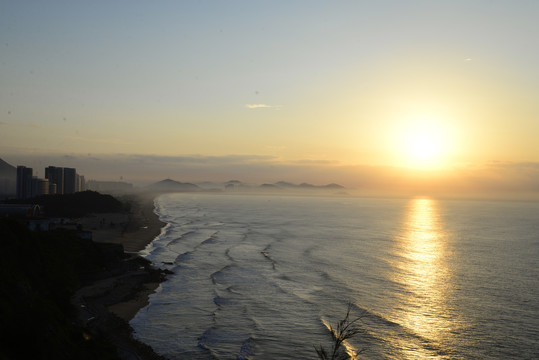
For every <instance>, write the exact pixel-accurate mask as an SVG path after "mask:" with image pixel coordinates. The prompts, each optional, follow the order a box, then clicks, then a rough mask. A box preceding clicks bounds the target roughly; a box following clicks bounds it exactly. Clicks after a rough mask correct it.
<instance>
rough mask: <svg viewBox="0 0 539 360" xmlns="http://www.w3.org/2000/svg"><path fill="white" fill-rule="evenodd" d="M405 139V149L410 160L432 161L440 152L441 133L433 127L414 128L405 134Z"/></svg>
mask: <svg viewBox="0 0 539 360" xmlns="http://www.w3.org/2000/svg"><path fill="white" fill-rule="evenodd" d="M406 141H407V145H406V151H407V153H408V156H409V157H410V158H411V159H412V160H415V161H419V162H432V161H435V160H436V159H437V158H438V157H439V156H440V155H441V153H442V146H443V144H442V138H441V134H440V133H438V132H437V131H434V130H433V129H429V128H418V129H415V130H414V131H413V132H411V133H410V134H409V135H408V136H407V140H406Z"/></svg>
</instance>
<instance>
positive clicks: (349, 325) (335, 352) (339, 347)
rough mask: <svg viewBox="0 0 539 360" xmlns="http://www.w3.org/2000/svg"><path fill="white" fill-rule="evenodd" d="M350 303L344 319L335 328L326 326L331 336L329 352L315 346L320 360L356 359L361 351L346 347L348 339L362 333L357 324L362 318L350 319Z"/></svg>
mask: <svg viewBox="0 0 539 360" xmlns="http://www.w3.org/2000/svg"><path fill="white" fill-rule="evenodd" d="M352 306H353V305H352V303H348V309H347V311H346V315H345V317H344V318H343V319H342V320H341V321H339V322H338V323H337V326H336V327H333V326H332V325H328V329H329V332H330V334H331V340H332V345H331V347H330V349H329V350H326V348H324V347H323V346H322V345H320V346H319V347H316V346H315V350H316V353H317V354H318V358H319V359H321V360H345V359H357V357H358V355H359V353H360V352H361V351H358V350H355V349H353V348H351V347H348V348H347V347H346V346H345V345H346V343H347V341H348V340H349V339H351V338H353V337H356V336H357V335H359V334H361V333H363V332H364V330H363V328H362V327H361V326H360V325H359V324H358V322H359V321H360V320H361V318H362V316H359V317H356V318H353V319H352V318H351V317H350V313H351V311H352Z"/></svg>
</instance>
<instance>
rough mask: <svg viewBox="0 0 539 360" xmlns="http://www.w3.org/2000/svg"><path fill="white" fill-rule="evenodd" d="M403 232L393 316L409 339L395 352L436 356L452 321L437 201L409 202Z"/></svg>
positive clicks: (398, 241)
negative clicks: (397, 293)
mask: <svg viewBox="0 0 539 360" xmlns="http://www.w3.org/2000/svg"><path fill="white" fill-rule="evenodd" d="M402 229H403V232H402V233H401V235H400V236H399V237H397V238H396V248H395V255H396V256H395V259H396V260H395V263H393V264H392V265H393V267H394V268H395V272H394V274H393V281H395V283H397V284H398V286H399V288H400V289H401V290H400V291H399V299H398V304H396V306H395V307H394V311H393V314H392V317H393V318H394V320H395V321H396V322H397V323H399V324H402V325H403V327H404V328H405V329H406V331H407V332H408V334H407V335H409V336H406V337H405V338H402V339H401V341H402V343H401V344H400V347H401V349H402V351H403V352H404V353H405V354H406V356H407V357H409V358H417V357H438V356H437V355H440V353H443V350H442V347H443V346H442V344H443V342H444V338H445V337H446V336H447V335H448V334H449V333H450V331H451V327H452V321H451V310H450V309H449V307H450V306H449V305H448V299H449V297H450V296H451V294H450V291H449V289H450V287H451V279H450V271H449V267H448V263H447V254H446V251H447V244H446V236H445V232H444V228H443V223H442V220H441V217H440V213H439V208H438V203H437V201H436V200H433V199H428V198H417V199H413V200H411V201H410V203H409V206H408V208H407V211H406V215H405V220H404V224H403V227H402ZM442 357H443V356H442Z"/></svg>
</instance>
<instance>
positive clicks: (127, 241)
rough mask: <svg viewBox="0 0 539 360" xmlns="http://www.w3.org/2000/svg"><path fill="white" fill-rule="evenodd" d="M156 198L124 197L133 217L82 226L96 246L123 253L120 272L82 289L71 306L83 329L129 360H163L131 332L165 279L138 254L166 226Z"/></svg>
mask: <svg viewBox="0 0 539 360" xmlns="http://www.w3.org/2000/svg"><path fill="white" fill-rule="evenodd" d="M155 197H156V195H155V194H136V195H129V196H124V197H123V198H121V200H122V201H124V202H128V203H129V204H130V205H131V209H130V211H129V213H105V214H97V215H90V216H87V217H84V218H82V219H79V220H78V222H79V223H80V224H82V226H83V229H84V230H90V231H92V237H93V240H94V242H96V243H101V244H104V245H105V244H106V243H109V244H117V245H121V246H122V247H123V250H124V254H123V255H122V256H123V257H124V259H123V261H122V263H121V266H120V267H119V268H118V267H116V268H115V269H113V270H109V271H108V272H107V273H106V275H105V276H104V277H103V278H102V279H100V280H98V281H95V282H94V283H93V284H91V285H88V286H85V287H83V288H81V289H80V290H79V291H77V293H76V294H75V296H74V297H73V298H72V302H73V303H74V305H75V306H76V307H77V308H78V309H79V321H80V322H81V324H82V325H84V326H87V327H88V328H89V329H91V330H92V331H94V332H96V333H98V334H100V335H103V336H105V337H106V338H108V339H109V340H110V341H112V342H113V343H114V344H115V345H116V346H117V347H118V349H119V354H120V356H121V357H122V358H125V359H162V357H160V356H158V355H156V354H155V353H154V352H153V350H152V349H151V348H150V347H149V346H147V345H145V344H142V343H140V342H138V341H136V340H134V339H133V337H132V329H131V327H130V326H129V321H130V320H131V319H132V318H133V317H134V316H135V315H136V313H137V312H138V311H139V310H140V309H141V308H143V307H144V306H146V305H147V304H148V297H149V295H150V294H152V293H153V292H154V291H155V289H157V287H158V286H159V284H160V283H161V282H162V281H164V280H165V276H166V274H165V273H164V272H163V271H161V270H158V269H155V268H154V267H153V266H152V265H151V264H150V263H149V262H148V261H146V260H145V259H143V258H142V257H140V256H138V254H137V253H138V252H139V251H140V250H143V249H144V248H145V247H146V246H147V245H148V244H149V243H150V242H151V241H152V240H153V239H154V238H155V237H156V236H158V235H159V234H160V232H161V229H162V228H163V226H164V225H165V223H163V222H161V221H160V220H159V218H158V216H157V215H156V214H155V213H154V199H155ZM115 248H117V249H121V248H120V247H119V246H116V247H115Z"/></svg>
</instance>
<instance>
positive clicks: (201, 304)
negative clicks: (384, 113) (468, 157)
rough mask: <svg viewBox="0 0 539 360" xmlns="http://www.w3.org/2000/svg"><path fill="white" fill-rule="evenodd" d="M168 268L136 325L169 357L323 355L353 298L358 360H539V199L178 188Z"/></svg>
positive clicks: (169, 203)
mask: <svg viewBox="0 0 539 360" xmlns="http://www.w3.org/2000/svg"><path fill="white" fill-rule="evenodd" d="M156 211H157V213H158V214H159V215H160V217H161V219H162V220H163V221H165V222H166V223H167V224H168V225H166V227H165V228H164V229H163V231H162V233H161V235H160V236H159V237H157V238H156V239H155V240H154V241H153V242H152V243H151V244H150V245H149V246H148V248H147V249H146V250H145V252H144V254H145V256H146V257H147V258H148V259H149V260H151V261H152V262H153V263H154V264H155V265H156V266H158V267H160V268H166V269H169V270H171V271H172V272H173V273H174V274H173V275H169V276H168V280H167V281H165V282H163V283H162V284H161V286H160V288H159V289H158V291H157V292H156V293H155V294H153V295H152V296H151V298H150V304H149V305H148V306H147V307H146V308H144V309H142V310H141V311H140V312H139V313H138V314H137V316H136V317H135V318H134V319H133V320H132V322H131V325H132V326H133V328H134V329H135V336H136V337H137V338H138V339H139V340H141V341H143V342H145V343H147V344H149V345H151V346H152V347H153V348H154V349H155V350H156V351H157V352H158V353H160V354H162V355H164V356H165V357H167V358H169V359H315V358H317V354H316V351H315V346H316V347H318V346H320V345H322V346H324V347H326V348H327V349H329V348H330V347H331V341H330V339H331V338H330V334H329V330H328V325H336V324H337V322H338V321H339V320H341V319H342V318H343V317H344V316H345V314H346V311H347V308H348V304H351V306H352V307H351V317H352V318H356V317H361V320H360V321H359V322H358V324H359V325H360V326H361V327H362V329H363V332H362V333H360V334H359V335H357V336H356V337H354V338H352V339H351V340H350V341H349V344H348V346H350V347H353V348H354V349H356V350H361V353H360V358H361V359H419V358H429V359H430V358H432V359H484V358H488V359H509V358H512V359H537V358H539V204H538V203H533V202H507V201H464V200H437V199H431V198H412V199H375V198H359V197H358V198H355V197H345V196H275V195H271V196H270V195H228V194H198V193H197V194H170V195H163V196H160V197H159V198H158V199H157V200H156Z"/></svg>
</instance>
